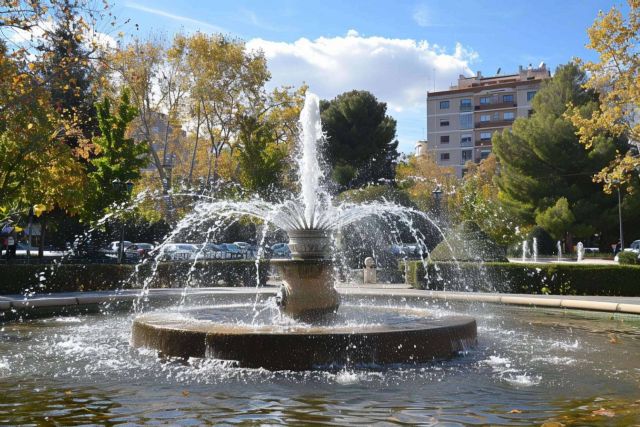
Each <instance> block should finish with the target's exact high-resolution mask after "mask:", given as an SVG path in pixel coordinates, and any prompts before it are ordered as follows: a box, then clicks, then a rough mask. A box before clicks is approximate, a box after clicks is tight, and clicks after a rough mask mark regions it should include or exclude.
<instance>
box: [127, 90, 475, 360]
mask: <svg viewBox="0 0 640 427" xmlns="http://www.w3.org/2000/svg"><path fill="white" fill-rule="evenodd" d="M300 125H301V138H300V144H301V147H300V155H299V157H298V159H297V160H298V162H297V163H298V171H299V186H300V194H299V196H298V197H296V198H294V199H291V200H287V201H285V202H283V203H279V204H272V203H268V202H265V201H262V200H252V201H249V202H235V201H215V202H211V203H207V204H204V205H202V206H200V207H199V208H196V210H195V214H194V217H195V218H196V219H197V218H200V219H202V220H204V219H206V218H209V217H211V216H212V215H218V216H222V217H234V216H236V217H237V216H243V215H245V216H246V215H248V216H253V217H257V218H259V219H261V220H263V221H265V222H267V223H270V224H273V225H274V226H275V227H277V228H279V229H282V230H284V231H286V232H287V234H288V236H289V248H290V250H291V258H292V259H290V260H275V261H271V262H272V263H273V264H275V265H277V267H278V269H279V271H280V275H281V277H282V279H283V284H282V285H281V287H280V290H279V291H278V293H277V297H276V302H277V306H278V309H277V310H276V311H277V313H275V315H271V316H267V318H266V319H265V318H263V319H262V321H261V322H256V318H257V317H260V313H261V311H262V312H264V311H265V307H264V306H263V307H262V308H256V306H255V305H253V306H251V307H246V309H247V310H249V311H250V312H251V313H254V314H253V315H252V316H250V317H252V320H251V322H248V323H246V324H243V323H242V322H238V320H237V316H238V313H239V310H240V311H242V309H240V308H235V309H233V310H230V312H229V313H228V316H226V315H220V313H222V312H225V310H224V309H222V308H218V309H217V312H216V313H212V312H211V309H202V308H197V307H196V308H186V309H183V310H181V311H180V312H179V313H175V312H164V311H160V312H152V313H148V314H143V315H140V316H138V317H137V318H136V319H135V320H134V322H133V328H132V340H131V342H132V344H133V346H134V347H146V348H152V349H156V350H158V352H159V353H160V354H161V355H164V356H177V357H183V358H188V357H213V358H216V359H222V360H232V361H234V362H235V363H238V364H239V365H240V366H244V367H262V368H267V369H271V370H273V369H293V370H299V369H310V368H314V367H322V366H335V365H336V364H337V365H344V364H347V363H364V364H371V363H374V364H380V363H382V364H387V363H422V362H427V361H431V360H434V359H443V358H449V357H452V356H454V355H456V354H458V353H459V352H461V351H464V350H465V349H468V348H470V347H471V346H473V345H474V343H475V342H476V322H475V319H474V318H472V317H469V316H438V317H435V316H425V315H424V313H423V312H420V314H418V312H416V311H415V310H411V309H400V308H393V309H391V308H384V307H379V306H366V305H365V306H363V307H357V308H354V307H347V308H345V309H344V310H343V309H342V308H340V295H339V293H338V291H337V290H336V288H335V286H334V285H335V282H336V279H335V277H334V272H335V269H334V265H333V260H332V259H331V251H332V246H333V239H332V235H333V233H334V232H336V231H337V230H339V229H341V228H342V227H344V226H345V225H348V224H351V223H353V222H356V221H359V220H361V219H363V218H366V217H369V216H376V215H377V216H382V215H390V216H394V217H397V218H399V219H405V220H406V218H407V215H411V214H412V213H417V212H415V211H412V210H411V209H407V208H406V207H402V206H398V205H395V204H392V203H386V202H385V203H367V204H351V203H342V204H339V205H337V206H336V205H334V204H333V203H332V200H331V198H330V196H329V194H328V192H327V191H326V190H325V189H324V188H323V187H322V185H321V183H322V181H323V179H324V176H323V171H322V168H321V165H320V162H319V160H318V159H319V158H320V153H319V150H318V143H319V142H321V141H322V138H323V134H322V128H321V123H320V111H319V100H318V98H317V97H316V96H315V95H313V94H309V93H308V94H307V97H306V100H305V105H304V108H303V110H302V113H301V118H300ZM423 215H424V214H423ZM193 219H194V218H193V217H192V218H188V220H187V221H185V222H184V224H192V223H193ZM266 307H267V308H268V307H269V305H268V304H267V305H266ZM213 310H214V311H216V309H213ZM372 312H375V315H372V314H371V313H372ZM225 316H226V317H225ZM263 317H264V316H263ZM232 319H235V320H232ZM372 319H374V320H373V321H372Z"/></svg>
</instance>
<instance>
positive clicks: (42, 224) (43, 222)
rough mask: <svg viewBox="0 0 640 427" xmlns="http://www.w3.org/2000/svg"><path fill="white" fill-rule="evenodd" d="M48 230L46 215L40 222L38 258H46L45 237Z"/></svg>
mask: <svg viewBox="0 0 640 427" xmlns="http://www.w3.org/2000/svg"><path fill="white" fill-rule="evenodd" d="M46 230H47V217H46V214H43V215H42V219H41V220H40V242H39V243H38V258H42V257H43V256H44V237H45V233H46Z"/></svg>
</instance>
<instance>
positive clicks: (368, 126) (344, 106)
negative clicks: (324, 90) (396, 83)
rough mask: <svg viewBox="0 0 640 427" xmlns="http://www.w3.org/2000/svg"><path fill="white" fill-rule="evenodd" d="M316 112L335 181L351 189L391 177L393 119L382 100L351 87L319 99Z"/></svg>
mask: <svg viewBox="0 0 640 427" xmlns="http://www.w3.org/2000/svg"><path fill="white" fill-rule="evenodd" d="M320 111H321V115H322V127H323V129H324V131H325V132H326V134H327V144H326V159H327V161H328V163H329V165H330V167H331V170H332V175H333V178H334V179H335V180H337V182H338V184H340V185H341V186H342V187H346V188H355V187H361V186H363V185H364V184H366V183H369V182H375V181H378V180H380V179H393V178H394V177H395V160H396V158H397V157H398V152H397V148H398V141H397V140H396V139H395V138H396V121H395V120H394V119H393V118H392V117H390V116H388V115H387V104H386V103H384V102H379V101H378V100H377V99H376V97H375V96H373V94H371V93H370V92H367V91H359V90H353V91H351V92H345V93H343V94H341V95H339V96H337V97H336V98H335V99H333V100H331V101H322V102H321V104H320Z"/></svg>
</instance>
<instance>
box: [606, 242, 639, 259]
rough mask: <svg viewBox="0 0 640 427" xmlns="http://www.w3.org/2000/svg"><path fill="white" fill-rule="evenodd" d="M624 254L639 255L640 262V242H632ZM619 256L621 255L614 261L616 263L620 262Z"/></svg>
mask: <svg viewBox="0 0 640 427" xmlns="http://www.w3.org/2000/svg"><path fill="white" fill-rule="evenodd" d="M624 252H633V253H635V254H637V255H638V259H639V260H640V240H634V241H633V242H631V245H629V247H628V248H624ZM618 255H620V253H618V254H617V255H616V256H615V257H614V258H613V260H614V261H615V262H618V260H619V258H618Z"/></svg>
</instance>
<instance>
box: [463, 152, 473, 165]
mask: <svg viewBox="0 0 640 427" xmlns="http://www.w3.org/2000/svg"><path fill="white" fill-rule="evenodd" d="M472 158H473V151H471V150H462V161H463V162H466V161H467V160H471V159H472Z"/></svg>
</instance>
